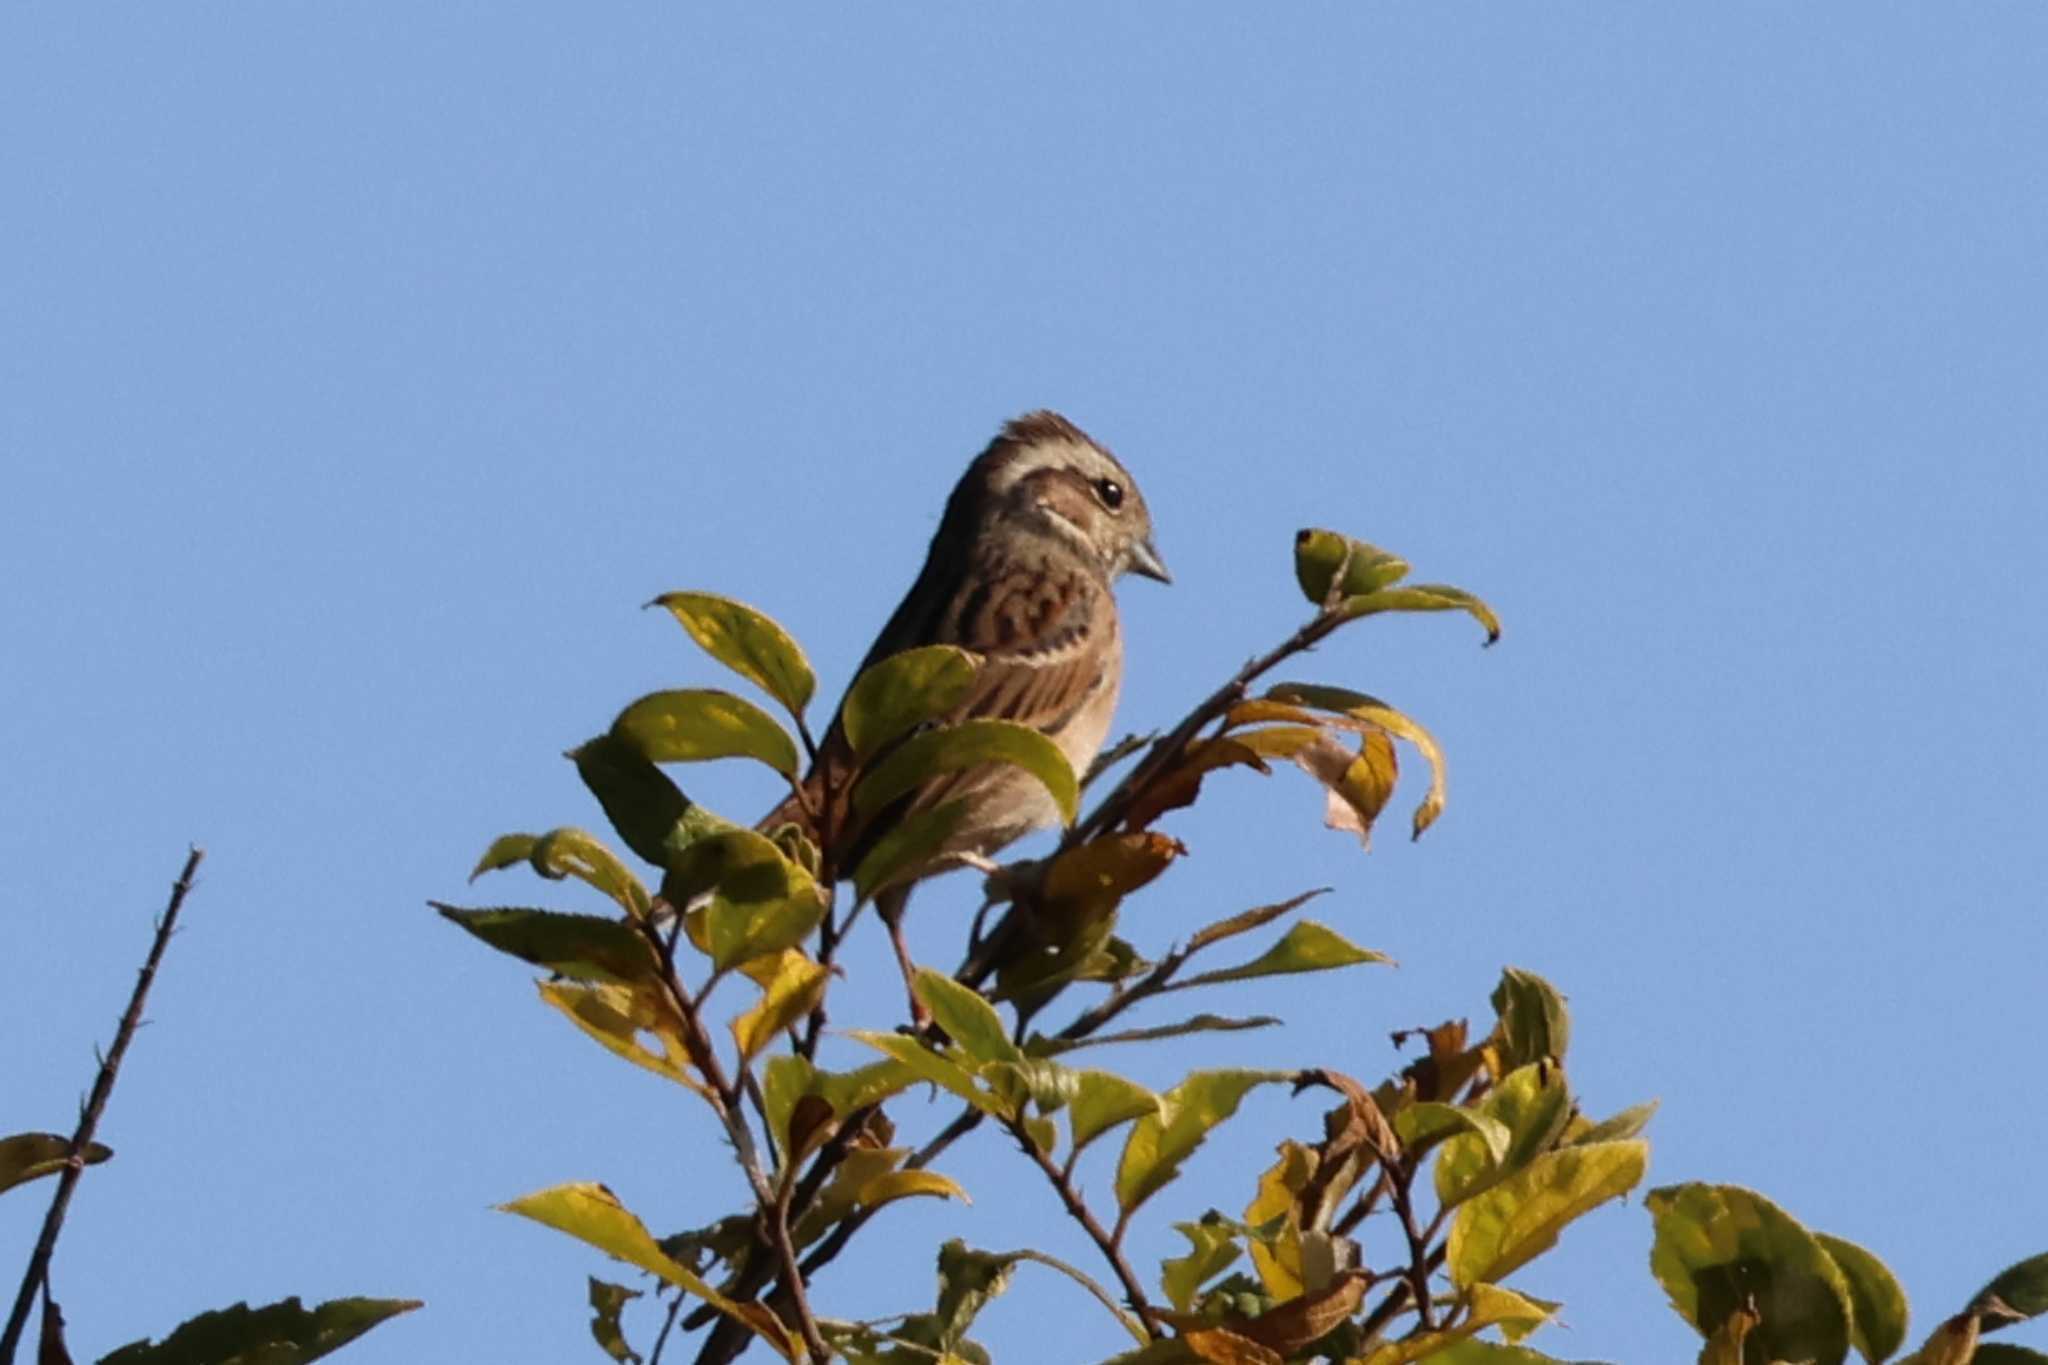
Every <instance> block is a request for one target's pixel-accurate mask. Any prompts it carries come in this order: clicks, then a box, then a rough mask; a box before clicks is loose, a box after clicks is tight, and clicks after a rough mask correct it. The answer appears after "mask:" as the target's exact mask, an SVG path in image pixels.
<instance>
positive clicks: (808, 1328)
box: [643, 922, 831, 1365]
mask: <svg viewBox="0 0 2048 1365" xmlns="http://www.w3.org/2000/svg"><path fill="white" fill-rule="evenodd" d="M643 930H644V932H645V934H646V937H647V940H648V942H649V944H650V945H651V946H652V947H653V948H654V950H655V951H656V952H657V953H659V954H661V967H662V971H661V981H662V985H663V987H664V989H666V990H667V992H668V995H669V999H670V1001H671V1002H672V1003H673V1004H674V1005H675V1007H676V1012H677V1015H678V1016H679V1017H680V1018H681V1020H682V1023H683V1050H684V1051H685V1052H687V1053H688V1054H689V1057H690V1061H691V1063H692V1064H693V1065H694V1066H695V1067H696V1068H697V1074H699V1075H700V1076H702V1077H703V1078H704V1080H705V1083H706V1085H707V1086H708V1087H709V1089H708V1091H707V1092H706V1093H705V1098H706V1100H708V1101H709V1103H710V1105H711V1112H712V1113H713V1114H715V1115H716V1116H717V1118H718V1121H719V1123H720V1124H721V1125H722V1126H723V1127H724V1128H725V1133H726V1137H727V1138H729V1139H730V1140H731V1142H732V1146H733V1151H734V1153H735V1154H736V1155H737V1156H738V1158H739V1163H740V1170H741V1171H742V1172H743V1173H744V1174H745V1176H746V1178H747V1184H748V1186H749V1187H750V1188H751V1189H752V1190H753V1192H754V1206H755V1208H756V1210H757V1211H758V1213H759V1215H760V1218H761V1222H762V1227H761V1231H762V1232H763V1233H764V1234H765V1238H764V1240H765V1243H766V1244H767V1245H768V1246H769V1248H770V1249H771V1250H772V1251H774V1252H775V1253H776V1255H777V1257H778V1258H779V1259H780V1260H781V1261H782V1263H783V1268H784V1273H785V1274H788V1275H791V1276H795V1275H796V1252H795V1249H794V1247H792V1246H791V1244H790V1240H789V1222H788V1218H787V1216H786V1215H787V1212H788V1208H787V1205H786V1204H785V1203H784V1202H783V1200H782V1199H781V1197H780V1196H779V1195H778V1194H777V1192H776V1189H775V1187H774V1186H772V1185H770V1184H769V1183H768V1172H767V1169H766V1168H765V1167H764V1166H763V1165H762V1164H761V1153H760V1149H759V1147H758V1146H757V1145H756V1143H755V1141H754V1132H753V1129H752V1128H751V1127H749V1126H748V1124H747V1116H746V1113H745V1111H744V1110H743V1108H742V1104H743V1093H744V1090H745V1086H744V1084H743V1083H742V1082H740V1081H734V1080H731V1079H729V1078H728V1077H727V1075H726V1072H725V1065H724V1063H722V1062H721V1061H720V1060H719V1057H718V1050H717V1048H716V1047H715V1046H713V1044H712V1042H711V1036H710V1034H709V1033H708V1032H706V1030H705V1028H704V1020H703V1016H702V1015H700V1014H699V1013H698V1012H697V1006H696V1002H695V1001H692V1000H691V998H690V993H689V992H688V991H687V990H685V989H684V988H683V984H682V981H681V979H680V978H679V977H678V976H677V975H676V964H675V957H674V955H673V953H672V951H671V950H670V947H669V943H668V941H667V940H665V939H663V938H662V936H661V935H660V933H658V932H656V931H655V930H654V929H653V927H652V926H649V925H645V924H644V922H643ZM700 999H701V997H700ZM740 1065H741V1069H742V1074H743V1076H746V1077H747V1078H749V1079H750V1078H751V1073H748V1072H746V1069H745V1068H746V1063H745V1059H742V1060H741V1063H740ZM792 1299H793V1303H794V1305H795V1308H796V1318H797V1321H796V1325H797V1332H798V1335H800V1336H801V1337H802V1338H803V1342H804V1348H805V1350H806V1351H807V1352H808V1353H809V1354H810V1356H811V1358H812V1359H813V1360H814V1361H817V1362H820V1365H822V1362H824V1361H826V1360H829V1359H830V1358H831V1356H830V1353H829V1352H828V1351H827V1350H826V1348H825V1339H824V1337H823V1336H822V1335H821V1334H820V1333H819V1331H818V1324H817V1321H816V1320H815V1319H814V1318H813V1317H812V1316H811V1309H810V1304H809V1302H808V1301H807V1300H806V1299H805V1297H804V1293H803V1287H802V1285H801V1284H799V1285H797V1286H795V1292H794V1294H793V1296H792Z"/></svg>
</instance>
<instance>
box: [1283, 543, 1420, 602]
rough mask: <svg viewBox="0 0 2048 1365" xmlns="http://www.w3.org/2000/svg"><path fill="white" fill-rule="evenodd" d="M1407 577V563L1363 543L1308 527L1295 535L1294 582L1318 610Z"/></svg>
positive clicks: (1374, 590) (1396, 556)
mask: <svg viewBox="0 0 2048 1365" xmlns="http://www.w3.org/2000/svg"><path fill="white" fill-rule="evenodd" d="M1407 576H1408V561H1407V560H1405V559H1403V558H1401V556H1399V555H1397V554H1391V553H1389V552H1387V551H1386V550H1382V549H1381V548H1380V547H1379V546H1377V545H1368V544H1366V543H1365V542H1364V541H1362V540H1353V539H1352V538H1351V537H1350V536H1345V535H1339V534H1338V533H1337V532H1335V531H1323V530H1318V529H1316V528H1314V527H1309V528H1306V529H1304V530H1301V531H1297V532H1295V535H1294V579H1295V581H1296V582H1297V583H1299V584H1301V591H1302V592H1303V594H1304V595H1306V596H1307V598H1308V600H1309V601H1310V602H1313V603H1314V604H1315V605H1316V606H1319V607H1321V606H1327V605H1329V603H1330V602H1331V601H1332V600H1333V599H1340V598H1345V597H1354V596H1357V595H1358V594H1361V593H1368V592H1376V591H1378V590H1379V589H1381V588H1385V587H1389V586H1391V585H1392V584H1395V583H1398V582H1400V581H1401V580H1402V579H1403V578H1406V577H1407Z"/></svg>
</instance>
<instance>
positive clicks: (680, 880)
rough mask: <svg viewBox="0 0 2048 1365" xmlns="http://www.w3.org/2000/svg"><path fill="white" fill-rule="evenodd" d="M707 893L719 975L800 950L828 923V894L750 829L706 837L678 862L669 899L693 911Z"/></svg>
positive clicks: (707, 930) (666, 890) (668, 885)
mask: <svg viewBox="0 0 2048 1365" xmlns="http://www.w3.org/2000/svg"><path fill="white" fill-rule="evenodd" d="M705 891H710V892H711V893H712V894H711V899H710V901H709V902H708V903H707V904H706V905H705V907H704V912H703V925H704V942H703V949H704V951H705V952H707V953H709V954H710V955H711V965H712V966H713V967H714V968H716V969H717V970H719V971H726V970H729V969H730V968H733V967H736V966H738V965H739V964H740V963H742V962H749V961H752V960H753V959H754V958H757V957H765V956H767V955H769V954H771V953H779V952H781V951H782V950H783V949H785V948H793V947H795V946H796V945H797V944H799V943H801V942H803V941H804V939H806V938H808V937H809V936H810V933H811V931H812V930H813V929H815V928H817V927H818V921H819V920H821V919H823V918H824V917H825V906H826V896H825V891H824V888H822V887H820V886H819V885H818V883H817V881H816V880H815V879H814V878H812V876H811V874H810V873H809V872H807V871H805V870H804V869H803V868H801V867H799V866H797V865H796V864H795V863H793V862H791V861H790V860H789V859H788V858H787V857H785V856H784V855H783V852H782V849H781V848H780V847H778V846H777V845H776V843H775V841H774V840H772V839H769V838H766V837H764V836H762V835H759V834H756V833H755V832H754V831H753V830H750V829H737V828H735V829H728V830H723V831H720V832H719V833H717V834H712V835H707V836H706V837H704V838H701V839H698V840H697V841H695V842H694V843H692V844H691V845H690V846H689V847H688V848H686V849H684V850H683V851H682V852H681V853H680V854H679V855H677V857H676V860H675V865H674V866H673V868H672V869H671V870H670V873H669V876H668V878H667V880H665V881H664V882H663V883H662V895H663V898H664V899H666V900H667V901H668V902H669V903H670V904H672V905H687V904H689V903H690V902H691V901H692V900H694V899H696V897H697V896H699V895H700V894H702V893H703V892H705Z"/></svg>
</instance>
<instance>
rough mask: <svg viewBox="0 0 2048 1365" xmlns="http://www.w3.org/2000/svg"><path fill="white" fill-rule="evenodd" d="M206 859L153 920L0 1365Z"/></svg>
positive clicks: (45, 1268) (8, 1359)
mask: <svg viewBox="0 0 2048 1365" xmlns="http://www.w3.org/2000/svg"><path fill="white" fill-rule="evenodd" d="M205 857H206V850H205V849H203V848H200V847H198V846H197V845H194V846H193V848H192V851H191V852H190V853H189V854H188V855H187V856H186V858H185V870H184V871H182V872H180V873H179V874H178V880H177V881H176V882H174V883H172V885H171V901H170V904H169V905H168V906H166V907H165V908H164V913H163V914H162V915H161V916H160V917H159V918H158V919H157V922H156V938H155V939H154V940H153V941H152V942H151V943H150V945H149V956H148V957H147V958H146V959H144V961H143V964H142V970H141V971H139V972H138V973H136V978H135V992H134V994H132V995H130V996H129V997H128V1009H127V1011H126V1012H125V1013H123V1014H122V1016H121V1024H120V1027H119V1029H117V1030H116V1031H115V1033H114V1047H113V1050H112V1051H111V1052H109V1053H108V1054H107V1056H106V1059H105V1060H104V1061H102V1062H101V1063H100V1070H99V1075H98V1076H97V1077H95V1078H94V1080H93V1083H92V1095H91V1097H90V1098H89V1099H88V1100H87V1101H86V1103H85V1109H84V1111H83V1112H82V1113H80V1114H79V1116H78V1128H77V1130H76V1131H74V1132H73V1133H72V1135H71V1151H70V1152H69V1154H67V1156H66V1157H65V1160H64V1169H63V1171H62V1172H61V1173H60V1174H59V1175H58V1177H57V1193H56V1194H55V1195H54V1196H53V1197H52V1198H51V1200H50V1211H49V1213H48V1214H46V1215H44V1218H43V1230H42V1233H41V1235H40V1236H38V1237H37V1238H36V1247H35V1251H34V1252H33V1253H32V1254H31V1255H30V1256H29V1260H28V1272H27V1273H26V1274H24V1275H23V1276H22V1279H21V1290H20V1292H19V1293H17V1294H16V1295H15V1299H14V1311H13V1312H12V1313H11V1314H9V1315H8V1318H7V1330H6V1332H5V1333H4V1334H0V1365H13V1361H14V1348H15V1347H16V1346H18V1345H20V1343H21V1333H22V1328H23V1327H24V1326H25V1325H26V1324H27V1322H28V1313H29V1306H30V1304H31V1303H33V1302H34V1300H35V1296H36V1291H37V1290H39V1289H41V1288H42V1287H43V1284H44V1281H45V1280H46V1279H47V1278H48V1277H49V1273H50V1256H51V1254H52V1253H53V1252H55V1251H56V1249H57V1234H58V1233H60V1232H62V1231H63V1229H64V1215H65V1213H66V1211H67V1210H68V1209H69V1208H70V1207H71V1192H72V1190H73V1189H75V1188H77V1185H78V1177H79V1176H80V1175H81V1174H83V1172H84V1171H85V1149H86V1145H87V1144H88V1143H90V1142H91V1141H92V1135H93V1133H94V1131H95V1130H97V1129H98V1128H99V1125H100V1115H101V1114H103V1113H105V1112H106V1108H107V1099H108V1097H110V1096H111V1095H112V1094H113V1093H114V1077H115V1075H116V1074H117V1073H118V1072H119V1071H120V1070H121V1058H122V1057H123V1056H125V1055H126V1054H127V1052H128V1043H129V1041H130V1040H131V1039H132V1038H134V1037H135V1030H136V1029H137V1028H139V1027H140V1026H141V1024H142V1006H143V1002H144V1001H145V1000H147V999H148V998H149V987H150V983H151V982H153V981H155V980H156V969H157V966H158V964H159V963H161V962H162V961H163V958H164V949H165V948H167V947H169V946H170V942H171V934H172V933H173V932H174V931H175V930H176V928H177V925H178V911H179V910H180V909H182V908H183V907H184V904H185V897H186V895H187V894H188V893H189V892H190V891H191V890H192V879H193V877H194V876H195V875H196V874H197V873H198V871H199V863H200V860H201V859H203V858H205Z"/></svg>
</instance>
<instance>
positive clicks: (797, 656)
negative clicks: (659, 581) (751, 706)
mask: <svg viewBox="0 0 2048 1365" xmlns="http://www.w3.org/2000/svg"><path fill="white" fill-rule="evenodd" d="M647 605H648V606H650V607H655V606H659V607H666V608H668V610H669V612H670V614H671V615H673V616H674V617H675V618H676V620H677V621H678V622H680V623H681V624H682V627H683V629H684V630H686V631H688V632H689V633H690V638H691V639H693V640H695V641H696V642H697V643H698V645H700V646H701V647H702V648H703V650H704V652H705V653H707V654H709V655H710V656H711V657H712V658H714V659H716V660H718V662H720V663H722V664H724V665H725V666H726V667H727V668H730V669H731V670H732V671H733V672H735V673H737V674H739V675H740V676H741V677H743V678H745V679H746V680H747V681H749V682H751V683H753V684H754V685H755V686H756V687H758V688H760V689H761V690H762V691H763V692H766V693H767V694H768V695H769V696H771V697H773V698H775V700H777V701H779V702H781V703H782V704H783V706H785V707H786V708H788V710H789V713H790V714H791V715H797V714H800V713H801V712H802V711H803V709H804V707H806V706H808V705H809V704H810V701H811V694H812V693H813V692H815V691H816V690H817V687H818V680H817V678H816V676H815V675H813V674H812V672H811V665H810V661H809V660H808V659H806V658H804V652H803V650H801V649H799V648H797V643H796V641H795V640H793V639H791V638H790V635H789V632H788V631H786V630H784V629H783V628H782V627H781V625H779V624H778V623H776V622H775V621H774V620H773V619H771V618H770V617H768V616H767V615H766V614H764V613H762V612H759V611H756V610H755V609H754V608H752V607H750V606H748V605H747V604H746V603H744V602H736V601H734V600H733V599H732V598H730V597H720V596H717V595H716V594H714V593H708V592H671V593H663V594H662V595H661V596H660V597H657V598H655V599H654V600H653V601H652V602H649V603H648V604H647Z"/></svg>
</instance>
